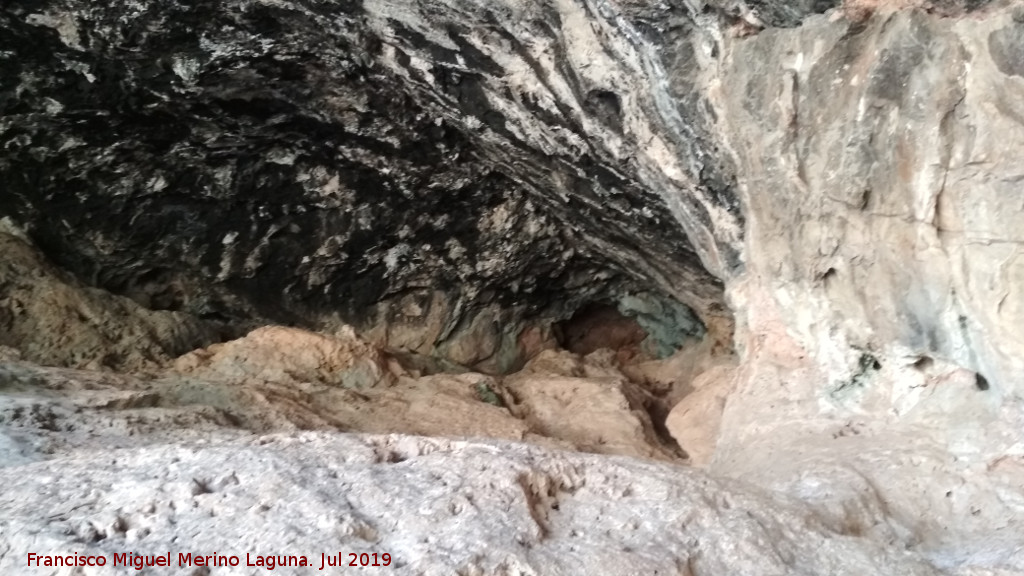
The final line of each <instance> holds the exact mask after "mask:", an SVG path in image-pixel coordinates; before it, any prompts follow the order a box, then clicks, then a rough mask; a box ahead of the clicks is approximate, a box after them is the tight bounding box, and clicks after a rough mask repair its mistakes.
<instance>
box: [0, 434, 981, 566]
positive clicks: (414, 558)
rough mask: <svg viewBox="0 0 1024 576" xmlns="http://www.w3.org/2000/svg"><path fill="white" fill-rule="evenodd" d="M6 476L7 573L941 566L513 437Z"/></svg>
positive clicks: (214, 446) (160, 457)
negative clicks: (279, 562) (51, 563)
mask: <svg viewBox="0 0 1024 576" xmlns="http://www.w3.org/2000/svg"><path fill="white" fill-rule="evenodd" d="M25 474H31V475H32V476H34V477H36V478H38V479H39V480H40V481H41V482H42V484H26V483H24V482H20V481H19V480H20V478H22V477H23V476H24V475H25ZM0 482H2V483H3V484H4V485H5V486H7V487H8V488H7V489H5V490H4V491H3V493H2V494H0V510H2V511H3V514H2V515H0V547H2V549H3V550H4V551H5V553H4V554H3V555H2V556H0V569H2V570H3V571H4V572H5V573H35V572H36V571H35V570H28V571H26V569H25V567H24V564H23V560H24V558H25V557H26V554H27V552H29V551H34V552H36V553H39V554H47V553H49V554H65V553H67V551H68V550H74V551H76V552H79V553H80V554H91V555H95V554H104V555H107V556H108V558H111V559H112V557H113V554H114V553H121V552H122V551H124V550H134V551H136V552H137V553H139V554H163V553H165V552H167V551H172V552H173V554H172V556H173V557H174V558H175V562H176V559H177V553H178V552H191V553H193V554H203V553H206V554H212V553H214V552H217V553H219V554H222V555H236V554H237V555H239V556H240V557H241V563H242V566H241V567H239V568H235V569H223V568H214V569H212V570H211V573H225V574H257V573H266V569H264V568H255V567H253V568H245V566H244V565H245V562H246V560H245V554H246V553H247V552H249V553H250V554H252V555H253V556H255V555H256V554H262V555H287V554H294V555H306V556H308V557H309V559H310V561H311V562H315V564H314V566H315V568H312V569H311V568H294V567H284V568H277V569H275V570H274V572H273V573H274V574H278V573H280V574H308V573H309V572H310V571H311V570H316V568H319V567H320V554H321V553H327V554H335V553H339V552H340V553H341V554H342V557H343V558H344V559H345V560H346V563H347V560H348V554H349V553H350V552H356V553H364V552H365V553H374V552H376V553H378V554H381V553H385V552H386V553H388V554H390V556H391V558H392V561H393V565H392V566H390V567H388V568H361V569H359V570H361V571H362V572H364V573H367V574H408V575H434V574H437V575H440V574H522V575H541V574H610V575H629V574H663V573H664V574H678V573H682V574H735V575H750V576H754V575H757V576H767V575H779V576H783V575H789V574H829V575H834V576H841V575H850V576H862V575H863V574H901V575H906V576H933V575H939V574H941V572H939V571H937V570H935V569H934V568H931V567H930V566H928V565H927V564H925V563H923V562H921V561H920V560H919V559H916V558H914V556H913V555H911V554H909V553H907V552H905V551H902V550H899V549H898V548H895V547H893V548H880V547H878V546H877V545H876V544H875V543H874V542H872V541H870V540H869V539H867V538H865V537H863V536H858V535H851V534H842V533H837V532H835V531H833V530H831V529H829V528H828V527H827V526H826V525H825V524H824V523H822V522H821V521H820V520H818V519H817V518H815V516H814V514H813V513H812V512H810V511H809V510H808V509H807V508H806V507H804V506H802V505H800V504H799V503H798V502H795V501H792V500H787V499H782V498H774V497H770V496H767V495H765V494H761V493H759V492H758V491H756V490H754V489H752V488H750V487H749V486H745V485H742V484H739V483H736V482H730V481H722V480H715V479H713V478H710V477H708V476H706V475H705V474H703V473H701V472H699V471H694V470H688V469H685V468H681V467H677V466H671V465H667V464H656V463H651V462H642V461H637V460H631V459H626V458H616V459H612V458H607V457H597V456H586V455H579V454H571V453H563V452H551V451H545V450H542V449H539V448H535V447H533V448H531V447H527V446H524V445H517V444H507V443H505V444H503V443H483V442H453V441H446V440H432V439H423V438H412V437H402V436H376V437H374V436H370V437H353V436H347V435H324V434H313V433H306V434H300V435H278V436H263V437H259V438H254V439H248V440H225V439H222V438H219V437H214V438H213V439H211V440H209V441H204V442H201V443H190V444H181V445H179V446H154V447H149V448H136V449H130V450H123V451H120V452H118V453H117V458H116V459H110V458H101V457H95V456H89V455H88V454H82V455H79V456H70V457H66V458H62V459H58V460H51V461H48V462H40V463H37V464H31V465H28V466H20V467H15V468H5V469H0ZM40 486H42V487H40ZM41 516H43V517H47V518H49V519H50V521H49V522H48V523H47V524H46V525H45V526H40V525H39V518H40V517H41ZM184 533H187V534H190V535H191V537H190V540H189V541H188V542H182V540H181V537H180V535H181V534H184ZM109 563H110V560H108V564H109ZM335 570H337V569H335ZM200 572H202V571H201V570H198V571H197V572H192V573H200ZM39 573H45V571H43V570H40V571H39ZM91 573H92V574H97V575H105V574H132V573H136V572H134V571H133V569H131V568H120V569H116V570H115V569H112V568H110V567H108V568H107V569H98V570H93V571H91ZM146 573H152V574H181V573H186V572H183V570H182V569H179V568H172V569H160V568H157V569H147V572H146ZM961 574H971V572H961ZM979 574H980V573H979Z"/></svg>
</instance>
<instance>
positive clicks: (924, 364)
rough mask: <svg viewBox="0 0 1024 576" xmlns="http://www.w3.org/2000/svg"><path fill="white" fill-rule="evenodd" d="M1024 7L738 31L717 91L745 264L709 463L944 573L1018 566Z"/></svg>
mask: <svg viewBox="0 0 1024 576" xmlns="http://www.w3.org/2000/svg"><path fill="white" fill-rule="evenodd" d="M1021 20H1022V17H1021V13H1020V12H1019V9H1017V8H1014V9H997V8H996V7H995V6H992V7H989V8H988V9H986V10H985V11H983V13H978V14H976V15H974V16H972V17H964V18H959V19H951V18H943V17H939V16H938V15H930V14H927V13H924V12H920V11H904V12H897V13H892V14H886V15H879V16H876V17H875V18H873V19H871V20H868V21H866V22H863V23H859V24H857V25H853V24H851V23H849V22H846V21H843V20H841V19H834V18H833V19H827V18H825V17H815V18H811V19H808V20H807V21H805V22H804V25H803V26H802V27H801V28H799V29H795V30H787V31H779V30H766V31H764V32H762V33H761V34H758V35H756V36H752V37H747V38H743V39H740V40H736V41H734V42H732V43H731V44H730V47H729V50H727V52H726V54H725V56H724V60H723V65H722V68H721V74H722V75H721V83H722V85H721V89H720V90H719V91H718V92H717V97H716V103H717V105H719V106H721V110H722V114H721V117H722V118H724V119H726V121H727V122H728V127H727V128H726V129H725V130H724V133H725V134H727V135H728V138H729V146H728V147H729V149H730V150H732V152H733V153H734V154H735V156H736V158H737V161H738V164H737V166H738V170H739V173H741V174H743V176H742V177H741V178H740V179H739V181H738V182H739V185H740V190H741V191H742V195H743V198H744V204H745V206H746V207H747V210H746V214H747V229H746V232H747V237H746V263H747V269H746V272H745V273H744V274H743V275H742V276H740V277H738V278H737V279H735V280H733V281H730V283H729V284H730V289H729V291H730V299H731V302H732V305H733V307H734V310H735V312H736V314H737V318H740V319H741V320H740V321H739V325H740V329H739V334H738V338H737V346H738V348H739V349H740V350H741V354H742V357H743V362H742V364H741V366H740V368H739V371H738V372H737V374H736V375H735V380H734V381H735V383H736V388H735V391H734V392H733V393H732V394H731V395H730V396H729V398H728V400H727V402H726V405H725V409H724V413H723V416H722V424H721V434H720V436H719V438H718V439H717V451H716V452H715V454H714V456H713V459H712V462H711V466H710V468H711V470H713V471H716V472H718V473H725V474H730V475H737V476H741V477H746V478H750V479H755V478H756V479H757V481H759V482H762V483H765V484H766V485H771V486H773V487H776V488H779V489H783V490H786V491H789V492H790V493H791V494H795V495H798V496H799V497H801V498H804V499H807V500H813V501H816V502H817V503H818V505H820V507H821V508H822V509H823V510H829V511H830V512H829V513H830V514H832V515H833V517H834V518H835V522H837V523H842V522H845V520H844V517H845V516H846V515H847V514H849V511H850V510H855V509H860V510H865V509H866V510H871V514H872V515H876V516H878V517H882V516H891V517H895V518H899V519H900V522H901V523H903V524H904V526H906V527H907V532H906V533H905V534H904V535H903V536H902V537H901V539H902V540H903V541H904V542H906V544H907V545H908V546H910V547H911V548H912V549H916V550H920V551H922V552H923V553H925V554H927V555H928V556H929V557H930V558H933V559H934V561H935V562H936V563H938V564H939V565H943V566H954V565H962V564H970V563H978V564H984V565H989V566H1003V567H1006V568H1010V569H1014V570H1018V571H1019V570H1024V556H1022V554H1021V550H1020V548H1019V544H1017V543H1019V541H1020V538H1021V533H1022V529H1024V498H1022V487H1024V482H1022V479H1021V477H1019V476H1015V474H1014V473H1010V472H1008V470H1010V469H1011V468H1016V467H1017V466H1018V465H1019V462H1020V459H1021V448H1020V447H1021V430H1022V424H1024V423H1022V421H1021V414H1022V413H1024V412H1022V406H1021V400H1020V393H1021V389H1020V374H1021V372H1022V369H1024V365H1022V363H1021V359H1022V358H1024V340H1022V338H1021V332H1020V327H1021V326H1022V325H1024V324H1022V322H1021V318H1020V315H1019V311H1020V310H1022V309H1024V308H1022V304H1024V299H1022V297H1021V295H1022V294H1024V275H1022V270H1024V269H1022V268H1021V265H1020V263H1021V262H1022V260H1021V257H1020V254H1021V251H1020V243H1021V240H1022V239H1021V238H1020V230H1022V224H1024V221H1022V219H1021V214H1022V212H1021V209H1020V208H1021V196H1020V194H1019V186H1018V184H1019V178H1020V174H1019V165H1020V161H1019V160H1020V150H1021V145H1022V144H1024V142H1022V138H1024V131H1022V129H1021V126H1022V124H1021V122H1020V121H1019V119H1020V118H1021V110H1020V99H1019V98H1018V97H1017V96H1018V95H1019V94H1020V92H1021V90H1022V88H1024V84H1022V78H1021V76H1019V75H1018V70H1017V68H1016V67H1015V64H1014V63H1015V62H1017V61H1018V60H1019V56H1020V53H1021V52H1020V46H1022V41H1024V27H1022V25H1021V23H1020V22H1021ZM1011 46H1013V48H1010V47H1011ZM867 495H874V496H867ZM855 529H857V530H870V523H869V524H867V525H858V526H857V527H856V528H855ZM1015 542H1017V543H1015Z"/></svg>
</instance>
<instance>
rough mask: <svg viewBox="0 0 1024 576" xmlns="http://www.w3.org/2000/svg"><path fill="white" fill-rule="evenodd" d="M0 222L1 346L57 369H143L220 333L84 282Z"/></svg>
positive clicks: (198, 345)
mask: <svg viewBox="0 0 1024 576" xmlns="http://www.w3.org/2000/svg"><path fill="white" fill-rule="evenodd" d="M2 224H3V223H2V222H0V346H11V347H16V348H17V349H18V351H19V352H20V356H21V357H22V358H24V359H25V360H32V361H35V362H39V363H45V364H49V365H54V366H67V367H86V366H90V367H93V368H111V369H120V370H140V369H144V368H147V367H155V366H156V365H158V364H159V363H162V362H164V361H166V360H168V359H170V358H172V357H174V356H177V355H179V354H183V353H185V352H187V351H189V350H191V349H193V348H197V347H200V346H203V345H205V344H208V343H210V342H212V341H214V340H216V339H217V338H218V337H219V334H218V330H217V327H216V326H215V325H213V324H209V323H205V322H201V321H199V320H197V319H195V318H194V317H191V316H189V315H188V314H184V313H180V312H172V311H163V310H160V311H153V310H149V309H147V308H143V307H141V306H139V305H138V304H136V303H135V302H133V301H132V300H129V299H128V298H124V297H118V296H113V295H111V294H109V293H108V292H105V291H103V290H97V289H95V288H88V287H86V286H83V285H82V283H81V282H79V281H78V280H77V279H75V278H73V277H71V276H70V275H69V274H67V273H66V272H63V271H61V270H58V269H56V268H55V267H54V266H53V265H52V264H50V263H49V262H47V261H46V259H45V258H43V257H41V256H40V254H39V253H38V251H37V250H36V249H35V248H34V247H33V246H32V245H31V244H30V243H28V242H27V241H26V240H24V239H22V238H19V237H18V236H16V235H12V234H10V233H8V231H5V230H4V226H3V225H2Z"/></svg>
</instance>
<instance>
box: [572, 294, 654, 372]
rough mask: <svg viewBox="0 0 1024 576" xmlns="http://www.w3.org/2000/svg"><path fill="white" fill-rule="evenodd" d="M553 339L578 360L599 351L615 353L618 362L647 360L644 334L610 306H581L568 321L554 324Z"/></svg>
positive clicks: (593, 304) (633, 322) (637, 326)
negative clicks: (578, 356) (579, 356)
mask: <svg viewBox="0 0 1024 576" xmlns="http://www.w3.org/2000/svg"><path fill="white" fill-rule="evenodd" d="M554 335H555V338H556V340H557V341H558V344H559V346H561V347H562V348H564V349H566V350H568V351H570V352H572V353H573V354H579V355H581V356H585V355H587V354H590V353H592V352H595V351H597V350H600V349H601V348H608V349H610V350H613V351H615V353H616V356H617V357H618V360H619V361H620V362H629V361H631V360H636V359H640V358H642V357H646V356H648V355H647V354H646V353H645V352H644V347H643V342H644V341H645V340H646V339H647V336H648V335H647V331H646V330H644V329H643V327H642V326H640V323H639V322H637V321H636V319H635V318H630V317H629V316H626V315H625V314H623V313H622V312H620V311H619V310H618V308H617V307H615V306H613V305H611V304H604V303H592V304H587V305H585V306H583V307H582V308H580V309H578V310H577V311H576V313H575V314H573V315H572V317H571V318H569V319H567V320H563V321H561V322H558V323H556V324H555V326H554Z"/></svg>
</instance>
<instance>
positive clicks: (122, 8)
mask: <svg viewBox="0 0 1024 576" xmlns="http://www.w3.org/2000/svg"><path fill="white" fill-rule="evenodd" d="M623 8H626V9H628V10H629V13H627V14H624V15H623V17H620V16H617V15H616V14H615V13H614V12H613V11H612V7H611V6H606V7H605V8H603V9H599V8H598V7H596V6H591V5H589V4H588V3H585V2H582V1H572V2H563V1H559V2H544V3H540V4H535V3H532V2H529V3H523V2H511V1H510V2H505V3H501V4H493V3H490V2H479V3H475V2H464V1H455V2H451V3H450V4H444V3H438V4H436V5H431V4H423V5H420V4H412V5H410V4H409V3H407V2H390V1H374V2H365V3H358V2H340V3H320V2H314V1H308V0H301V1H295V2H260V1H253V0H237V1H232V2H219V3H215V4H192V3H187V2H180V3H179V2H176V1H174V0H161V1H159V2H151V3H148V4H146V5H145V7H141V6H140V5H138V4H137V3H134V2H127V1H117V2H112V3H106V4H104V5H103V6H97V5H95V4H94V3H92V2H84V1H80V0H43V1H33V2H31V3H27V4H26V3H16V4H13V5H7V6H5V7H4V8H3V9H2V10H0V19H2V20H0V29H2V30H3V31H4V32H3V34H2V35H0V72H2V74H0V75H2V77H3V80H2V81H0V82H2V84H0V113H2V120H0V144H2V146H3V149H4V150H5V153H4V154H3V155H2V156H0V182H2V183H3V187H4V193H3V195H0V214H7V215H9V216H11V217H12V218H14V219H15V221H16V222H17V223H18V224H19V225H21V226H23V227H25V228H26V229H27V231H28V233H29V234H30V235H31V237H32V238H33V239H34V240H35V241H36V242H37V243H38V244H39V245H40V246H41V247H42V248H43V249H44V251H45V252H46V253H47V254H48V255H49V256H50V257H52V258H54V259H55V260H56V261H57V262H58V263H59V264H61V265H62V266H66V267H68V268H69V269H71V270H72V271H74V272H75V273H77V274H78V275H80V276H81V277H83V278H87V279H89V280H90V281H91V282H94V283H95V284H98V285H100V286H103V287H106V288H108V289H111V290H113V291H115V292H118V293H123V294H131V295H134V296H135V297H137V298H139V299H140V301H142V302H143V303H144V304H145V305H147V306H151V307H154V308H159V309H170V310H187V311H189V312H192V313H194V314H196V315H198V316H200V317H203V318H214V319H229V320H236V321H237V320H238V319H240V318H242V319H245V318H253V317H255V318H261V319H272V320H276V321H288V322H302V323H305V324H307V325H320V324H321V323H323V322H326V321H329V319H330V318H332V317H334V316H335V315H339V316H340V317H341V319H342V320H343V321H345V322H348V323H355V324H357V325H358V326H360V327H362V328H370V327H373V326H379V325H381V324H397V325H399V326H405V325H410V326H413V327H414V328H415V327H419V326H420V324H422V320H423V319H424V318H425V317H427V316H429V315H430V314H431V308H432V306H436V305H438V304H437V303H436V302H435V299H434V295H435V292H437V291H440V292H441V293H442V295H443V296H442V298H441V304H440V306H442V309H441V311H440V313H439V316H440V318H441V319H443V322H442V324H441V325H442V327H443V328H442V330H441V331H440V332H439V333H438V334H437V336H434V338H435V339H436V341H435V342H431V343H430V344H438V345H440V344H442V343H444V342H445V341H446V340H447V339H448V338H449V337H450V336H451V335H452V334H453V332H457V331H458V330H460V329H462V328H465V327H468V326H469V325H470V324H471V323H472V322H473V319H474V317H475V316H476V314H477V313H478V312H479V311H480V309H481V308H482V307H487V306H488V305H491V304H493V305H496V306H498V307H499V308H498V310H499V311H500V316H501V318H500V322H501V323H502V324H510V325H512V326H513V327H514V326H516V325H518V323H519V320H520V319H521V318H523V317H530V316H531V315H532V316H536V315H551V316H565V315H567V314H569V313H571V312H572V310H573V309H574V308H575V307H576V306H578V305H580V304H582V303H585V302H587V301H590V300H609V299H614V298H615V297H616V296H617V295H619V294H623V293H625V292H627V291H630V290H637V289H646V290H653V291H655V292H657V293H660V294H662V295H665V296H669V297H672V298H676V299H680V300H682V301H683V302H684V303H686V304H687V305H689V306H691V307H693V308H695V309H696V311H697V312H698V314H699V315H700V316H701V318H702V319H703V320H704V321H705V323H708V324H710V325H711V327H712V328H713V329H714V330H715V333H716V334H717V335H718V336H719V338H722V339H727V338H728V335H729V333H730V331H731V320H729V315H728V313H727V311H726V310H725V308H724V304H723V294H722V286H721V283H720V282H719V281H718V280H716V279H715V277H714V275H715V274H718V275H720V274H722V273H723V272H724V271H726V270H729V269H732V268H733V267H735V266H736V265H737V263H738V250H737V249H738V244H737V240H738V238H739V236H740V229H739V224H738V222H739V221H740V215H739V206H738V202H737V198H736V197H735V196H734V194H733V188H732V187H731V185H730V182H731V181H732V178H733V176H732V173H731V170H730V168H729V166H728V165H720V163H721V162H726V161H727V160H728V157H727V156H724V155H716V154H714V153H713V152H714V151H713V150H707V149H705V148H706V147H708V146H714V143H713V142H709V141H706V139H704V138H694V137H693V136H694V135H695V134H696V135H700V134H704V133H706V132H707V130H708V128H707V127H706V126H705V124H707V119H706V115H707V114H708V112H707V110H706V109H705V107H704V106H703V105H701V104H700V100H699V99H698V98H697V96H696V94H691V92H692V89H693V79H692V78H691V76H692V75H693V74H696V73H697V70H696V69H695V67H694V63H693V62H689V60H692V59H694V58H697V56H696V55H695V54H694V53H693V52H694V50H695V48H694V47H693V46H690V44H689V43H690V39H688V38H687V36H686V32H687V30H688V29H689V28H691V27H692V26H693V24H692V22H691V21H690V20H689V19H688V17H687V16H686V12H685V11H684V10H682V9H681V8H679V7H669V6H665V7H661V8H654V7H646V6H642V5H636V6H634V5H627V6H624V7H623ZM663 19H668V21H670V22H673V23H674V24H673V29H672V31H670V32H669V31H661V30H656V29H654V28H651V26H650V25H649V24H647V22H652V21H657V20H663ZM588 22H592V23H593V24H594V26H591V25H590V24H588ZM640 35H651V36H652V37H655V38H663V39H664V42H663V43H664V44H667V45H669V46H670V47H671V49H672V50H674V51H678V52H679V55H678V58H679V59H681V64H682V65H683V66H684V68H681V69H680V70H678V71H677V72H676V73H675V74H673V75H672V78H673V80H672V81H671V82H669V80H668V78H669V76H668V75H667V74H666V72H665V70H664V69H663V67H662V64H661V63H660V62H658V61H657V60H656V59H655V56H654V54H653V47H652V46H651V45H649V44H646V43H642V42H638V39H639V38H640ZM652 89H654V90H653V91H652ZM674 99H675V101H674ZM55 211H56V212H59V213H60V217H59V218H52V217H51V214H52V213H53V212H55ZM688 236H689V239H688ZM705 267H707V268H705ZM709 269H710V272H709V271H708V270H709ZM502 333H503V334H504V333H508V334H510V335H511V337H514V336H515V335H516V333H515V330H514V329H512V327H510V328H509V329H507V330H505V331H504V332H502ZM422 337H423V336H421V338H422Z"/></svg>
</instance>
